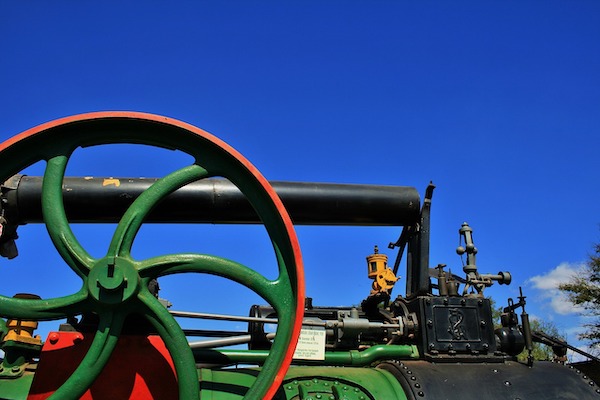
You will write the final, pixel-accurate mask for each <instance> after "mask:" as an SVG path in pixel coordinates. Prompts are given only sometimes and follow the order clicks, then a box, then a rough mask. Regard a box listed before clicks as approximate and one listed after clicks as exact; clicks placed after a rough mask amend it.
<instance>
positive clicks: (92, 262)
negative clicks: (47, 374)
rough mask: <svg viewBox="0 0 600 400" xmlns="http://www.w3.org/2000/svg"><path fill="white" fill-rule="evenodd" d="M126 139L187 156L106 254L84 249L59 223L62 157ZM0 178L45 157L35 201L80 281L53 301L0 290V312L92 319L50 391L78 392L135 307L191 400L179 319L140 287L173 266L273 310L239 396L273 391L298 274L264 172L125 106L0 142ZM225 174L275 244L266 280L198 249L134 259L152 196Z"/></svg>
mask: <svg viewBox="0 0 600 400" xmlns="http://www.w3.org/2000/svg"><path fill="white" fill-rule="evenodd" d="M114 143H134V144H146V145H152V146H157V147H161V148H167V149H176V150H180V151H182V152H184V153H187V154H189V155H191V156H192V157H193V158H194V160H195V162H194V163H192V164H191V165H189V166H186V167H184V168H181V169H179V170H177V171H174V172H172V173H170V174H169V175H167V176H165V177H163V178H162V179H160V180H158V181H157V182H156V183H154V184H153V185H152V186H150V187H149V188H148V189H147V190H146V191H145V192H143V193H142V194H141V195H140V196H139V197H138V198H137V199H135V201H133V203H132V204H131V205H130V207H129V208H128V209H127V211H126V212H125V214H124V215H123V216H122V218H121V220H120V221H119V223H118V225H117V228H116V230H115V232H114V234H113V236H112V239H111V241H110V244H109V246H108V249H107V251H106V254H105V255H104V256H102V257H100V258H94V257H92V256H91V255H90V254H89V253H88V252H87V251H86V250H85V249H84V248H83V246H82V245H81V244H80V243H79V241H78V240H77V238H76V236H75V235H74V233H73V231H72V230H71V227H70V225H69V222H68V219H67V216H66V212H65V208H64V205H63V197H62V193H63V192H62V184H63V178H64V175H65V170H66V167H67V163H68V161H69V158H70V157H71V155H72V154H73V152H74V151H75V150H76V149H77V148H79V147H87V146H96V145H103V144H114ZM0 159H1V163H0V179H2V181H6V180H7V179H8V178H10V177H11V176H13V175H14V174H16V173H19V172H20V171H22V170H23V169H24V168H26V167H28V166H29V165H31V164H33V163H36V162H38V161H45V162H46V169H45V173H44V178H43V189H42V208H43V215H44V223H45V225H46V227H47V230H48V233H49V235H50V238H51V240H52V242H53V244H54V246H55V247H56V249H57V251H58V253H59V254H60V256H61V257H62V259H63V260H64V262H65V263H66V264H67V265H68V266H69V267H70V268H71V270H72V271H73V272H74V273H75V274H77V275H78V276H79V277H80V278H81V280H82V286H81V288H80V289H79V290H78V291H77V292H75V293H73V294H71V295H68V296H65V297H59V298H53V299H43V300H41V299H20V298H12V297H7V296H0V316H2V317H4V318H10V319H21V320H38V321H43V320H58V319H64V318H67V317H70V316H73V315H80V314H84V313H93V314H96V315H97V317H98V321H99V322H98V327H97V330H96V332H95V336H94V339H93V341H92V344H91V347H90V348H89V351H88V352H87V354H86V355H85V357H84V358H83V360H82V361H81V363H80V364H79V366H78V367H77V368H76V370H75V372H74V373H73V374H72V375H71V376H70V377H69V378H68V379H67V380H66V382H64V383H63V384H62V385H61V386H60V387H59V388H58V389H57V391H56V392H55V393H54V395H53V396H52V398H57V399H58V398H59V399H78V398H80V397H81V395H82V394H83V393H85V392H86V390H87V389H88V388H89V387H90V386H91V385H92V384H93V383H94V381H95V379H96V378H97V377H98V376H99V375H100V373H101V372H102V370H103V368H104V367H105V366H106V365H107V363H108V361H109V359H110V357H111V354H112V352H113V350H114V349H115V346H116V344H117V342H118V340H119V336H120V335H121V332H122V328H123V325H124V321H125V319H126V318H127V317H128V316H129V315H132V314H140V315H143V316H144V317H145V318H146V320H147V321H149V322H150V323H151V324H152V326H153V327H154V329H155V330H156V331H157V332H158V333H159V335H160V337H161V338H162V340H163V341H164V343H165V345H166V347H167V349H168V351H169V353H170V355H171V358H172V359H173V362H174V366H175V371H176V375H177V381H178V388H179V398H180V399H197V398H198V397H199V384H198V376H197V371H196V364H195V360H194V356H193V354H192V350H191V349H190V347H189V344H188V342H187V339H186V337H185V335H184V333H183V331H182V330H181V328H180V327H179V324H178V323H177V322H176V320H175V319H174V318H173V316H172V315H171V314H170V313H169V311H168V310H167V309H166V308H165V306H164V305H162V304H161V303H160V302H159V301H158V299H157V298H156V297H155V296H154V295H153V294H152V293H151V292H150V290H149V289H148V284H149V283H150V281H151V280H153V279H157V278H159V277H161V276H165V275H171V274H178V273H207V274H213V275H217V276H221V277H224V278H227V279H231V280H233V281H235V282H238V283H239V284H242V285H244V286H246V287H248V288H249V289H251V290H252V291H253V292H255V293H257V294H258V295H259V296H261V297H262V298H263V299H265V300H266V301H267V302H268V303H269V304H270V305H271V306H272V307H273V308H274V309H275V310H276V311H277V314H278V315H279V323H278V327H277V331H276V338H275V340H274V343H273V347H272V349H271V352H270V355H269V357H268V358H267V360H266V362H265V363H264V365H263V366H262V368H261V372H260V374H259V375H258V377H257V379H256V381H255V383H254V384H253V386H252V387H251V388H250V389H249V390H248V392H247V393H246V395H245V398H247V399H259V398H267V399H270V398H272V397H273V395H274V394H275V392H276V391H277V389H278V387H279V386H280V384H281V382H282V380H283V377H284V375H285V373H286V371H287V368H288V367H289V365H290V363H291V360H292V355H293V353H294V348H295V345H296V342H297V339H298V335H299V333H300V328H301V325H302V316H303V309H304V282H303V280H304V278H303V270H302V261H301V256H300V249H299V245H298V241H297V238H296V234H295V232H294V229H293V226H292V223H291V221H290V218H289V216H288V214H287V212H286V211H285V209H284V207H283V205H282V203H281V201H280V200H279V198H278V197H277V195H276V194H275V191H274V190H273V189H272V187H271V186H270V185H269V183H268V182H267V180H266V179H265V178H264V177H263V176H262V175H261V174H260V173H259V172H258V170H257V169H256V168H255V167H254V166H253V165H252V164H250V163H249V162H248V161H247V160H246V159H245V158H244V157H243V156H241V155H240V154H239V153H238V152H237V151H235V150H234V149H233V148H231V147H230V146H229V145H227V144H226V143H224V142H223V141H221V140H219V139H218V138H216V137H214V136H212V135H211V134H209V133H207V132H205V131H203V130H201V129H198V128H196V127H194V126H191V125H189V124H186V123H183V122H180V121H177V120H173V119H170V118H166V117H161V116H157V115H151V114H144V113H135V112H98V113H90V114H82V115H77V116H73V117H68V118H63V119H59V120H56V121H53V122H49V123H46V124H43V125H40V126H38V127H35V128H33V129H30V130H28V131H26V132H23V133H21V134H20V135H18V136H16V137H14V138H12V139H10V140H8V141H6V142H4V143H3V144H1V145H0ZM217 176H220V177H225V178H227V179H229V180H230V181H231V182H232V183H233V184H235V185H236V186H237V187H238V188H239V189H240V191H241V192H242V193H243V194H244V195H245V196H246V197H247V199H248V201H249V202H250V203H251V205H252V206H253V208H254V209H255V210H256V212H257V214H258V215H259V217H260V219H261V220H262V221H263V223H264V225H265V228H266V230H267V232H268V234H269V237H270V239H271V242H272V244H273V248H274V251H275V255H276V259H277V264H278V269H279V274H278V276H277V278H275V279H273V280H270V279H267V278H266V277H265V276H263V275H262V274H260V273H258V272H256V271H254V270H252V269H250V268H248V267H246V266H244V265H242V264H240V263H237V262H235V261H231V260H229V259H225V258H221V257H217V256H213V255H208V254H193V253H191V254H166V255H161V256H158V257H153V258H150V259H144V260H137V259H134V258H133V257H132V255H131V249H132V245H133V242H134V240H135V238H136V235H137V233H138V231H139V229H140V227H141V225H142V224H143V222H144V219H145V217H146V216H147V215H148V214H149V213H150V212H151V210H152V209H153V208H154V207H155V206H156V204H157V203H158V202H160V201H161V200H162V199H164V198H165V197H166V196H168V195H169V194H170V193H172V192H174V191H175V190H177V189H179V188H181V187H183V186H185V185H187V184H188V183H191V182H194V181H197V180H201V179H206V178H211V177H217Z"/></svg>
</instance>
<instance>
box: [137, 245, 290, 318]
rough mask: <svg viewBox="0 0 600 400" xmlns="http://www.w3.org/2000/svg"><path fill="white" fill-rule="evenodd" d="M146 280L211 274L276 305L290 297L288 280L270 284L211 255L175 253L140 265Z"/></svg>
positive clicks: (275, 281) (246, 270) (141, 274)
mask: <svg viewBox="0 0 600 400" xmlns="http://www.w3.org/2000/svg"><path fill="white" fill-rule="evenodd" d="M139 271H140V276H141V277H142V278H158V277H160V276H166V275H171V274H177V273H184V272H196V273H207V274H211V275H217V276H220V277H223V278H227V279H231V280H233V281H235V282H237V283H240V284H242V285H244V286H246V287H247V288H249V289H251V290H252V291H254V292H255V293H257V294H258V295H259V296H261V297H262V298H263V299H265V300H267V302H269V304H271V305H273V306H275V305H276V304H277V303H279V302H281V301H282V300H284V299H285V298H286V292H287V293H289V288H288V287H286V284H285V281H281V280H279V279H277V280H274V281H270V280H268V279H267V278H265V277H264V276H262V275H261V274H260V273H258V272H256V271H254V270H252V269H250V268H248V267H246V266H245V265H242V264H240V263H237V262H235V261H232V260H228V259H226V258H223V257H217V256H212V255H208V254H173V255H166V256H160V257H155V258H151V259H148V260H145V261H142V262H141V263H140V269H139Z"/></svg>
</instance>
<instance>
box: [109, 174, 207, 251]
mask: <svg viewBox="0 0 600 400" xmlns="http://www.w3.org/2000/svg"><path fill="white" fill-rule="evenodd" d="M208 176H209V174H208V172H207V171H206V170H205V169H204V168H202V167H200V166H199V165H195V164H194V165H190V166H188V167H184V168H181V169H179V170H177V171H175V172H172V173H171V174H169V175H167V176H165V177H164V178H162V179H160V180H158V181H157V182H155V183H154V184H153V185H152V186H150V187H149V188H148V189H146V190H145V191H144V192H143V193H142V194H141V195H140V196H139V197H138V198H137V199H136V200H135V201H134V202H133V204H131V206H130V207H129V208H128V209H127V212H126V213H125V214H124V215H123V217H122V218H121V221H120V222H119V225H118V226H117V229H116V231H115V234H114V236H113V238H112V241H111V243H110V246H109V250H108V254H109V255H115V256H121V257H129V255H130V252H131V246H132V244H133V240H134V239H135V235H136V234H137V232H138V231H139V229H140V227H141V226H142V223H143V221H144V218H145V217H146V216H147V215H148V213H149V212H150V211H152V208H154V206H156V204H158V202H159V201H161V200H162V199H164V198H165V197H166V196H167V195H169V194H171V193H173V192H174V191H175V190H177V189H179V188H180V187H182V186H185V185H187V184H188V183H191V182H194V181H197V180H199V179H202V178H207V177H208Z"/></svg>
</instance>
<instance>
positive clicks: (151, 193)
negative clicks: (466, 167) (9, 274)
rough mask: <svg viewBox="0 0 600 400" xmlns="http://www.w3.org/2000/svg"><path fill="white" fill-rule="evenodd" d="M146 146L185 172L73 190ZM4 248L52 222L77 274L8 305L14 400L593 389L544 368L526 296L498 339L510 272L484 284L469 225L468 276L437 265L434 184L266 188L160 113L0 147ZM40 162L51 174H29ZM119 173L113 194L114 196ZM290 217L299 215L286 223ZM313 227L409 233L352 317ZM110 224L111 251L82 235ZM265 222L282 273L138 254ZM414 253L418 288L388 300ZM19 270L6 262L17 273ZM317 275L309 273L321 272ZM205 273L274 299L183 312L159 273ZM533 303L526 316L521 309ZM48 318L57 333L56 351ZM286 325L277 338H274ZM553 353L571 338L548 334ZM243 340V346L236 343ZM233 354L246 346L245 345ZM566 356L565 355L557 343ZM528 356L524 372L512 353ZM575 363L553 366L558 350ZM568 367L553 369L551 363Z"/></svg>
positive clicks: (5, 380)
mask: <svg viewBox="0 0 600 400" xmlns="http://www.w3.org/2000/svg"><path fill="white" fill-rule="evenodd" d="M118 143H136V144H147V145H151V146H157V147H160V148H166V149H176V150H180V151H182V152H184V153H186V154H189V155H190V156H191V157H193V160H194V161H193V162H192V163H191V165H188V166H185V167H183V168H181V169H178V170H176V171H174V172H172V173H170V174H169V175H167V176H165V177H163V178H161V179H148V178H139V179H134V178H124V179H115V178H87V179H83V178H74V177H66V176H65V170H66V167H67V163H68V161H69V160H70V158H71V156H72V154H73V152H74V151H75V150H76V149H78V148H80V147H88V146H97V145H101V144H118ZM0 157H1V159H2V163H0V178H1V179H2V182H5V183H4V185H3V187H2V198H1V200H2V202H1V205H2V209H1V214H0V226H1V228H2V232H1V236H0V254H1V255H2V256H4V257H5V258H8V259H12V258H14V257H16V256H17V250H16V243H17V242H16V239H17V228H18V227H19V226H20V225H22V224H32V223H44V224H45V225H46V227H47V230H48V234H49V236H50V239H51V241H52V243H53V244H54V246H55V248H56V250H57V252H58V253H59V254H60V257H61V258H62V260H63V261H64V263H65V264H66V266H68V267H69V268H70V269H71V270H72V271H73V272H74V273H75V274H76V275H77V276H78V277H79V278H80V280H81V282H82V284H81V287H80V288H79V289H78V290H77V291H76V292H74V293H73V294H71V295H68V296H63V297H56V298H43V299H42V298H40V297H39V296H36V295H30V294H17V295H15V296H12V294H9V293H4V296H0V315H1V316H2V317H3V318H5V321H4V320H1V321H2V322H1V323H0V331H1V336H2V341H1V346H2V350H3V352H4V358H3V361H2V365H1V366H0V398H3V399H26V398H27V399H45V398H53V399H77V398H87V399H121V398H137V399H148V398H154V399H170V398H179V399H197V398H202V399H240V398H245V399H261V398H267V399H271V398H274V399H305V400H308V399H377V400H382V399H481V398H484V399H541V398H547V399H559V398H560V399H567V398H573V399H579V400H581V399H587V398H596V397H598V396H599V394H598V393H599V391H598V389H597V387H596V384H595V383H594V382H593V381H592V380H590V379H589V378H588V377H587V376H584V375H583V374H582V373H580V372H578V371H577V370H576V369H574V368H571V367H569V366H567V365H564V363H563V362H541V361H535V362H534V361H533V358H532V357H531V348H532V342H533V341H534V340H536V339H537V340H542V339H544V338H543V335H542V334H539V333H535V332H531V328H530V327H529V321H528V317H527V313H526V312H525V297H524V296H523V295H521V296H520V297H519V299H518V301H517V302H514V301H513V300H509V302H508V305H507V306H506V307H505V309H504V314H503V316H502V318H501V323H502V326H501V327H499V328H495V327H494V321H493V318H492V307H491V304H490V301H489V300H488V299H487V298H485V297H484V295H483V294H484V290H485V288H486V287H489V286H490V285H492V284H493V283H494V282H496V283H499V284H509V283H510V281H511V276H510V274H509V273H507V272H499V273H497V274H483V273H480V272H479V270H478V268H477V264H476V254H477V249H476V247H475V244H474V242H473V236H472V229H471V228H470V227H469V225H468V224H466V223H465V224H463V225H462V226H461V227H460V229H459V235H460V238H461V246H460V247H459V248H458V249H457V252H458V253H459V254H460V255H461V256H463V257H465V258H466V262H465V263H464V265H463V271H464V275H463V276H458V275H455V274H453V273H452V272H451V271H450V270H449V269H446V266H445V265H438V266H437V267H435V268H431V267H430V265H429V225H430V223H429V218H430V208H431V200H432V197H433V189H434V187H433V185H430V186H429V187H428V188H427V190H426V192H425V196H424V199H423V204H422V205H421V201H420V196H419V194H418V192H417V191H416V190H415V189H414V188H409V187H389V186H374V185H339V184H316V183H294V182H272V183H269V182H268V181H267V180H266V179H265V178H263V177H262V176H261V175H260V173H259V172H258V171H257V170H256V169H255V168H254V167H253V166H252V165H251V164H250V163H249V162H248V161H247V160H246V159H245V158H243V157H242V156H241V155H240V154H239V153H237V152H236V151H235V150H234V149H232V148H231V147H230V146H228V145H227V144H225V143H223V142H222V141H220V140H219V139H217V138H215V137H214V136H212V135H210V134H208V133H206V132H204V131H202V130H200V129H198V128H195V127H193V126H190V125H188V124H185V123H182V122H180V121H175V120H172V119H168V118H164V117H159V116H155V115H149V114H141V113H132V112H102V113H92V114H84V115H78V116H74V117H69V118H64V119H61V120H57V121H53V122H50V123H47V124H44V125H41V126H38V127H35V128H33V129H31V130H29V131H26V132H24V133H22V134H20V135H18V136H16V137H14V138H13V139H10V140H8V141H7V142H5V143H3V144H2V145H0ZM38 161H44V162H45V163H46V167H45V172H44V175H43V177H35V176H27V175H23V174H22V171H23V170H24V169H25V168H27V167H28V166H30V165H32V164H33V163H36V162H38ZM110 179H112V180H113V181H114V182H118V185H117V184H115V185H111V186H110V190H107V188H106V187H105V186H106V182H107V180H110ZM288 213H289V214H288ZM292 221H293V222H294V224H298V225H302V224H309V225H357V226H360V225H369V226H377V225H381V226H399V227H402V231H401V233H400V235H399V238H398V239H397V240H396V241H394V242H393V243H390V246H389V247H390V249H398V256H397V258H396V260H395V261H394V263H393V265H389V264H388V258H387V256H386V255H385V254H383V252H380V251H379V249H378V248H375V249H374V252H373V254H371V255H369V256H367V276H368V277H369V278H370V279H371V280H372V284H371V290H370V292H369V293H368V294H367V291H366V293H365V294H367V295H366V297H365V298H364V299H363V300H362V301H361V302H360V306H354V307H322V306H316V305H313V304H312V300H311V299H310V298H305V295H304V279H303V266H302V261H301V257H300V247H299V244H298V241H297V239H296V235H295V232H294V229H293V225H292ZM85 222H113V223H116V230H115V232H114V234H113V236H112V239H111V241H110V244H109V246H108V249H107V251H106V253H105V254H104V255H102V256H101V257H94V256H92V255H91V254H90V253H89V252H88V251H87V250H86V249H85V248H84V246H83V245H82V244H81V243H80V242H79V241H78V238H77V237H76V235H75V234H74V233H73V231H72V229H71V224H75V223H85ZM166 222H175V223H177V222H185V223H244V224H248V223H261V224H264V226H265V228H266V231H267V232H268V235H269V237H270V239H271V241H272V244H273V249H274V252H275V260H276V263H277V268H278V276H277V277H276V278H275V279H269V278H267V277H265V276H264V275H263V274H261V273H259V272H257V271H254V270H252V269H250V268H248V267H246V266H244V265H242V264H240V263H237V262H235V261H232V260H229V259H225V258H222V257H218V256H212V255H208V254H194V253H192V254H189V253H186V254H171V255H160V256H157V257H151V258H148V259H143V260H139V259H136V258H134V257H133V256H132V254H131V249H132V244H133V242H134V239H135V238H136V235H137V233H138V231H139V229H140V227H141V226H142V224H143V223H166ZM402 259H406V275H405V276H406V293H405V295H404V296H396V297H394V296H393V295H392V290H393V288H394V286H395V285H396V284H397V283H398V279H399V278H398V274H399V267H400V263H401V260H402ZM5 262H10V261H5ZM310 267H311V266H309V268H310ZM182 273H204V274H211V275H216V276H220V277H224V278H227V279H231V280H233V281H235V282H237V283H239V284H241V285H243V286H246V287H247V288H249V289H250V290H251V291H253V292H255V293H256V294H258V295H259V296H260V297H262V298H263V299H264V300H265V305H253V306H251V308H250V314H249V316H238V317H234V316H228V315H214V314H206V313H196V312H181V311H172V310H170V309H169V304H168V302H165V301H164V300H162V299H160V298H159V297H158V282H159V280H160V278H161V277H164V276H167V275H174V274H182ZM519 309H521V314H520V316H519V315H518V312H517V311H518V310H519ZM175 317H178V318H204V319H232V320H235V321H238V322H243V323H244V324H247V332H245V333H244V334H243V335H236V336H230V335H227V334H220V333H219V332H216V331H210V332H209V331H204V333H203V334H204V335H205V336H212V337H214V338H216V339H213V340H207V341H203V342H193V341H192V342H191V341H190V340H189V339H188V337H189V336H194V335H197V334H198V332H194V330H192V329H183V328H181V327H180V326H179V324H178V323H177V321H176V320H175ZM38 321H62V323H61V324H60V326H58V325H57V327H56V330H54V331H52V332H50V333H49V334H48V336H47V337H46V338H45V340H42V339H41V338H40V337H39V336H37V335H36V333H35V330H36V327H37V323H38ZM271 325H272V326H276V329H275V331H274V332H273V331H270V330H269V329H268V326H271ZM544 340H546V343H550V344H554V345H556V344H560V343H558V341H557V340H555V339H553V338H549V337H546V338H545V339H544ZM241 343H245V344H247V346H248V349H239V348H235V347H234V348H229V349H228V348H226V347H227V346H229V345H239V344H241ZM238 347H239V346H238ZM556 347H557V349H559V348H560V347H561V346H556ZM523 350H526V351H527V350H529V358H528V360H527V361H526V362H518V361H517V360H516V355H517V354H519V353H521V352H522V351H523ZM561 355H564V353H563V354H559V356H561ZM557 360H558V359H557Z"/></svg>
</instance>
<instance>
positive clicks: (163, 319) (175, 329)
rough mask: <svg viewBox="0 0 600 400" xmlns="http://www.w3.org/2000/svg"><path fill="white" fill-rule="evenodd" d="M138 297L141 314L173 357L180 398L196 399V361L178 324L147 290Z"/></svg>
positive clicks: (184, 399) (198, 393)
mask: <svg viewBox="0 0 600 400" xmlns="http://www.w3.org/2000/svg"><path fill="white" fill-rule="evenodd" d="M138 298H139V299H140V300H141V302H142V303H143V304H144V305H145V309H144V310H143V314H144V315H145V316H146V318H147V319H148V320H149V321H150V323H152V325H153V326H154V328H155V329H156V330H157V331H158V333H159V335H160V337H161V338H162V339H163V341H164V342H165V346H167V349H168V350H169V354H170V355H171V358H172V359H173V364H174V366H175V371H176V372H177V382H178V386H179V398H180V399H182V400H190V399H198V398H199V397H200V388H199V383H198V373H197V372H196V361H195V360H194V355H193V353H192V350H191V348H190V346H189V344H188V341H187V339H186V337H185V335H184V333H183V331H182V330H181V328H180V327H179V324H178V323H177V321H175V319H174V318H173V316H171V314H170V313H169V311H168V310H167V309H166V308H165V306H164V305H162V304H161V303H160V302H159V301H158V300H157V299H156V298H155V297H154V296H153V295H152V294H150V292H149V291H148V290H143V291H142V292H141V293H140V294H139V296H138Z"/></svg>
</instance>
